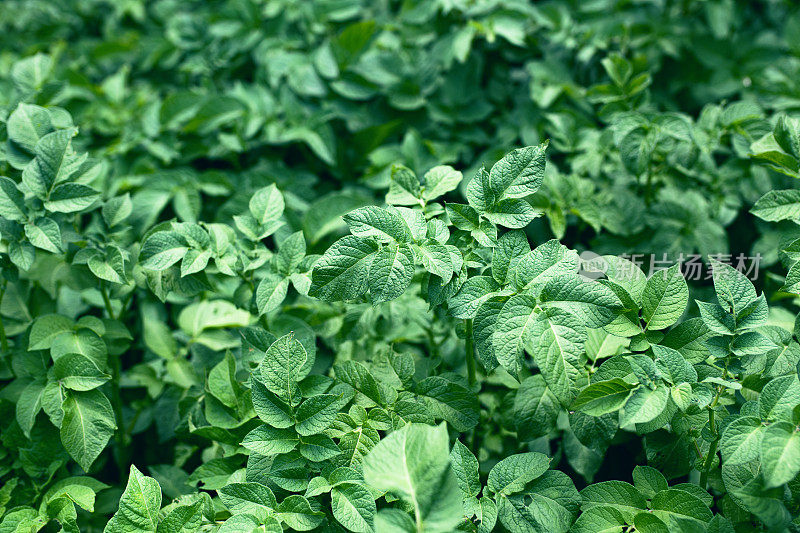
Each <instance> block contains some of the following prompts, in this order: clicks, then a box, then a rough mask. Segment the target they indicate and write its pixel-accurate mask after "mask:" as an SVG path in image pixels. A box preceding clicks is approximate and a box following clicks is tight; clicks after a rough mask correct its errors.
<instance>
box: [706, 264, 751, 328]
mask: <svg viewBox="0 0 800 533" xmlns="http://www.w3.org/2000/svg"><path fill="white" fill-rule="evenodd" d="M711 267H712V270H711V273H712V277H713V279H714V289H715V290H716V291H717V299H718V300H719V303H720V305H721V306H722V307H724V308H726V309H727V310H728V312H731V313H733V314H734V316H736V317H738V316H739V314H740V313H741V312H743V311H744V310H745V309H747V308H748V306H750V305H751V304H752V303H753V302H754V301H755V300H756V298H757V295H756V289H755V287H753V283H752V282H751V281H750V280H749V279H747V277H746V276H745V275H744V274H742V273H741V272H739V271H738V270H736V269H735V268H733V267H732V266H730V265H726V264H725V263H721V262H719V261H716V260H714V259H712V260H711Z"/></svg>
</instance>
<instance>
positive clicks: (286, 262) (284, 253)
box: [275, 231, 306, 276]
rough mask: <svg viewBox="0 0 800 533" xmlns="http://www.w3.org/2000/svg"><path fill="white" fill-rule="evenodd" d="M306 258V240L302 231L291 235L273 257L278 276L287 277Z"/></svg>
mask: <svg viewBox="0 0 800 533" xmlns="http://www.w3.org/2000/svg"><path fill="white" fill-rule="evenodd" d="M305 256H306V240H305V238H304V237H303V232H302V231H297V232H295V233H292V234H291V235H289V236H288V237H287V238H285V239H284V240H283V241H281V244H280V246H279V248H278V254H277V255H276V256H275V268H276V269H277V270H278V272H279V273H280V274H283V275H284V276H288V275H289V274H291V273H292V272H294V271H295V269H296V268H297V267H298V266H299V265H300V263H301V262H302V261H303V258H304V257H305Z"/></svg>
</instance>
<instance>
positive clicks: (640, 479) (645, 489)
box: [633, 465, 669, 500]
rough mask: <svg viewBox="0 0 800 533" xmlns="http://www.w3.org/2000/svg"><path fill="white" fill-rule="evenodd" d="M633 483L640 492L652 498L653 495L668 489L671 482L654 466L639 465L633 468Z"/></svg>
mask: <svg viewBox="0 0 800 533" xmlns="http://www.w3.org/2000/svg"><path fill="white" fill-rule="evenodd" d="M633 485H634V487H636V490H638V491H639V493H640V494H641V495H642V496H644V497H645V498H647V499H648V500H650V499H652V498H653V496H655V495H656V494H658V493H659V492H661V491H662V490H667V489H668V488H669V484H668V483H667V478H665V477H664V474H662V473H661V472H659V471H658V470H657V469H655V468H653V467H652V466H642V465H638V466H635V467H634V468H633Z"/></svg>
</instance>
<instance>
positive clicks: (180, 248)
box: [139, 231, 189, 271]
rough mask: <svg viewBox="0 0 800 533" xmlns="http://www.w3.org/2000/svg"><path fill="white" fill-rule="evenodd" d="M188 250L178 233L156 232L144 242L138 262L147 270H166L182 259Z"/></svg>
mask: <svg viewBox="0 0 800 533" xmlns="http://www.w3.org/2000/svg"><path fill="white" fill-rule="evenodd" d="M188 250H189V247H188V245H187V243H186V240H185V239H184V238H183V237H182V236H181V235H179V234H178V233H176V232H174V231H157V232H155V233H153V234H152V235H150V236H149V237H148V238H147V240H146V241H145V242H144V245H143V246H142V251H141V252H139V262H140V263H141V265H142V267H143V268H146V269H148V270H155V271H161V270H166V269H167V268H169V267H171V266H172V265H174V264H175V263H177V262H178V261H180V260H181V259H183V257H184V256H185V255H186V252H187V251H188Z"/></svg>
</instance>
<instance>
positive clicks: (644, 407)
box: [619, 385, 669, 427]
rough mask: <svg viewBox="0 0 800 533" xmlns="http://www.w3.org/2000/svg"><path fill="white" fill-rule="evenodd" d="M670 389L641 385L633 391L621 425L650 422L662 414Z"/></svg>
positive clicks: (623, 413)
mask: <svg viewBox="0 0 800 533" xmlns="http://www.w3.org/2000/svg"><path fill="white" fill-rule="evenodd" d="M668 400H669V389H668V388H667V387H664V386H658V387H657V388H655V389H651V388H649V387H645V386H644V385H639V387H638V388H636V389H634V391H633V393H631V395H630V397H629V398H628V401H626V402H625V406H624V407H623V408H622V413H621V415H620V418H619V425H620V427H622V426H627V425H629V424H642V423H644V422H650V421H651V420H653V419H654V418H656V417H657V416H658V415H660V414H661V413H662V412H663V411H664V409H665V408H666V407H667V401H668Z"/></svg>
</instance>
